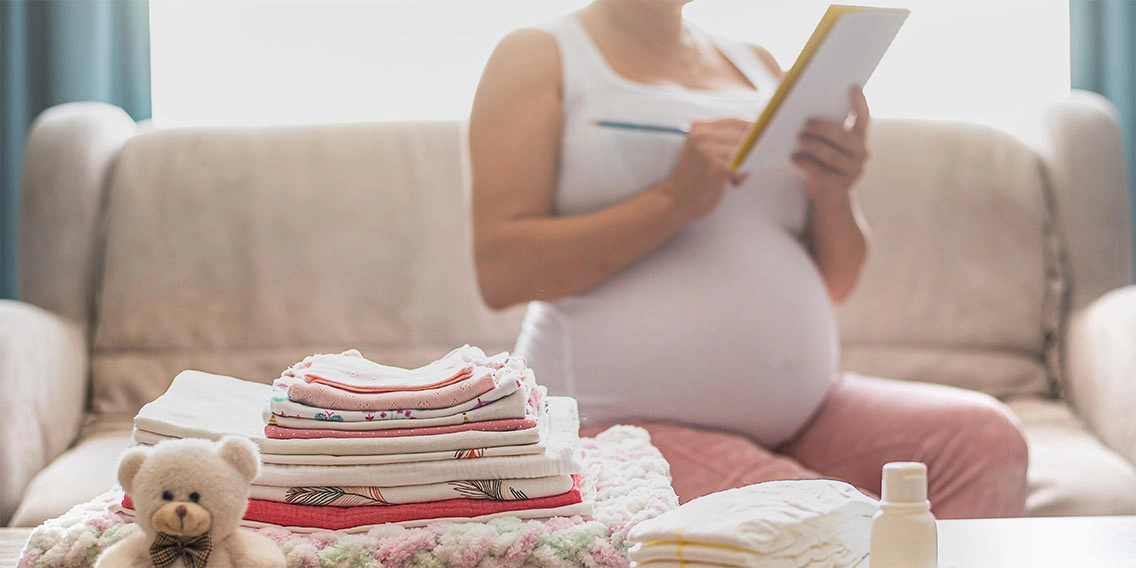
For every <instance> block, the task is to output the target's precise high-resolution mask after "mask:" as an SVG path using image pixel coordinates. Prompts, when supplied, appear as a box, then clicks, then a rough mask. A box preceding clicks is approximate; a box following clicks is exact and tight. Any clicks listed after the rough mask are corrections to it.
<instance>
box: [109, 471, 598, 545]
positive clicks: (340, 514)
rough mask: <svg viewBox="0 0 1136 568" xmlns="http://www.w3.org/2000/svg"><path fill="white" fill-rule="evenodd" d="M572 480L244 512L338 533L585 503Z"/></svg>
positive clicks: (254, 502) (253, 504)
mask: <svg viewBox="0 0 1136 568" xmlns="http://www.w3.org/2000/svg"><path fill="white" fill-rule="evenodd" d="M572 481H573V483H572V489H571V490H569V491H568V492H567V493H563V494H560V495H554V496H552V497H539V498H536V499H521V500H512V501H498V500H495V499H494V498H493V495H492V491H493V490H492V487H488V486H486V487H481V486H479V485H478V484H476V482H473V481H454V482H453V483H460V484H463V485H468V486H469V487H470V491H471V492H484V494H485V498H484V499H450V500H448V501H435V502H433V503H410V504H406V505H365V506H361V507H334V506H328V507H316V506H311V505H291V504H288V503H277V502H274V501H261V500H258V499H249V503H248V509H247V510H246V511H245V520H249V521H256V522H260V523H269V524H274V525H281V526H286V527H309V528H317V529H325V530H331V531H337V530H343V529H349V528H353V527H361V526H366V525H379V524H383V523H400V522H403V521H417V520H424V519H444V518H470V517H480V516H482V515H492V514H495V513H508V512H510V511H523V510H528V509H554V508H556V507H567V506H568V505H575V504H577V503H582V502H583V501H584V495H583V493H582V492H581V490H580V476H579V475H573V476H572ZM122 506H123V507H125V508H127V509H134V503H133V502H131V501H130V496H125V497H123V499H122Z"/></svg>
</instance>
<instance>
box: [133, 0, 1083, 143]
mask: <svg viewBox="0 0 1136 568" xmlns="http://www.w3.org/2000/svg"><path fill="white" fill-rule="evenodd" d="M586 3H587V2H586V0H476V1H474V0H370V1H363V0H304V1H300V0H223V1H217V0H162V1H159V2H153V3H152V4H151V8H150V11H151V16H150V17H151V43H152V49H153V53H152V64H153V77H152V79H153V107H154V121H155V123H156V124H157V125H158V126H182V125H219V124H290V123H311V122H344V121H370V120H411V119H453V118H464V117H465V116H467V115H468V112H469V106H470V102H471V101H472V98H473V93H474V89H475V88H476V85H477V80H478V76H479V75H480V72H481V69H482V66H483V65H484V63H485V60H486V59H487V58H488V56H489V54H490V52H491V50H492V49H493V46H494V45H495V44H496V42H497V41H498V40H499V39H500V38H501V36H503V35H504V34H505V33H507V32H508V31H509V30H511V29H514V28H517V27H521V26H525V25H531V24H534V23H538V22H540V21H543V20H546V19H549V18H553V17H556V16H558V15H560V14H564V13H567V12H569V11H571V10H574V9H576V8H579V7H580V6H583V5H584V4H586ZM870 3H872V4H880V5H890V6H905V7H908V8H911V9H912V15H911V17H910V18H909V20H908V22H907V24H906V25H905V27H904V29H903V30H902V31H901V32H900V36H899V37H897V38H896V41H895V43H894V44H893V45H892V48H891V50H890V51H889V52H888V55H887V56H886V57H885V58H884V61H883V62H882V63H881V65H880V68H879V69H878V70H877V72H876V75H875V76H874V77H873V79H872V81H871V82H870V83H869V85H868V88H867V92H868V97H869V100H870V102H871V103H872V108H873V111H874V112H875V114H877V115H880V116H909V117H911V116H913V117H924V118H946V119H967V120H974V121H980V122H989V123H994V124H998V125H1003V126H1005V125H1007V124H1009V123H1010V122H1012V121H1013V120H1014V118H1015V117H1018V116H1022V115H1023V114H1024V113H1028V112H1029V111H1030V110H1033V109H1034V108H1036V107H1037V106H1038V105H1040V104H1043V103H1045V102H1046V101H1051V100H1054V99H1058V98H1061V97H1064V96H1065V95H1066V94H1067V93H1068V89H1069V39H1068V35H1069V34H1068V5H1067V0H896V1H892V2H870ZM827 5H828V2H820V1H817V0H791V1H789V0H696V1H695V2H693V3H692V4H691V5H689V6H688V7H687V12H686V13H687V15H688V17H689V18H690V19H691V20H693V21H695V22H697V23H698V24H699V25H701V26H702V27H703V28H705V29H708V30H711V31H715V32H720V33H723V34H727V35H730V36H733V37H735V38H738V39H743V40H747V41H751V42H755V43H759V44H761V45H763V46H765V47H766V48H768V49H769V50H770V51H771V52H772V53H773V55H774V56H775V57H776V58H777V59H778V60H779V61H780V62H781V65H782V66H783V67H788V66H790V65H791V64H792V63H793V60H794V59H795V57H796V54H797V52H798V50H799V49H800V48H801V46H802V45H803V44H804V42H805V40H806V39H807V38H808V35H809V33H810V32H811V31H812V28H813V26H814V25H815V24H816V22H817V20H818V19H819V18H820V15H821V14H822V13H823V12H824V9H825V7H826V6H827Z"/></svg>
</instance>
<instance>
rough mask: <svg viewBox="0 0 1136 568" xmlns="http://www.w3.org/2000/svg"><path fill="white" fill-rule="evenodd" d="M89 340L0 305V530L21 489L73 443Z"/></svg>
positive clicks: (21, 308)
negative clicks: (1, 424) (0, 425)
mask: <svg viewBox="0 0 1136 568" xmlns="http://www.w3.org/2000/svg"><path fill="white" fill-rule="evenodd" d="M87 373H88V371H87V338H86V336H85V333H84V332H83V330H82V329H81V328H80V326H79V325H78V324H76V323H74V322H72V321H70V320H67V319H64V318H62V317H60V316H58V315H56V314H53V313H51V312H48V311H46V310H43V309H41V308H38V307H36V306H33V305H31V304H25V303H22V302H16V301H12V300H0V393H3V400H4V403H3V410H4V427H3V428H0V526H3V525H5V524H7V522H8V519H9V518H10V517H11V516H12V513H13V512H14V511H15V510H16V507H17V506H18V505H19V503H20V500H21V498H22V495H23V492H24V487H26V486H27V484H28V482H29V481H31V479H32V478H33V477H34V476H35V475H36V473H38V472H39V471H40V470H41V469H43V467H44V466H46V465H47V464H48V463H49V462H51V460H53V459H55V457H56V456H58V455H59V454H61V453H63V451H64V450H66V449H67V447H68V446H70V445H71V443H72V442H74V440H75V436H76V435H77V434H78V432H79V427H80V426H81V425H82V423H83V414H84V409H85V408H86V402H87Z"/></svg>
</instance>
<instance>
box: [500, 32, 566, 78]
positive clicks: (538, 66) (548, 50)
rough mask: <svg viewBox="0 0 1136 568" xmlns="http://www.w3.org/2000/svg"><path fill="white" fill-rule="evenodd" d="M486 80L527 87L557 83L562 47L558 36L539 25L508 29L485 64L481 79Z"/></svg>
mask: <svg viewBox="0 0 1136 568" xmlns="http://www.w3.org/2000/svg"><path fill="white" fill-rule="evenodd" d="M487 80H488V81H498V80H499V81H501V82H503V83H506V84H509V85H511V86H513V87H522V88H525V89H532V88H541V87H544V86H547V87H558V85H559V82H560V50H559V48H558V47H557V44H556V38H555V37H553V36H552V34H550V33H548V32H547V31H545V30H543V29H540V28H536V27H526V28H519V29H516V30H513V31H512V32H509V33H508V34H507V35H506V36H505V37H503V38H501V41H499V42H498V43H497V47H496V48H494V49H493V54H492V55H490V56H489V61H488V62H487V63H486V64H485V69H484V71H483V72H482V82H483V83H484V82H485V81H487Z"/></svg>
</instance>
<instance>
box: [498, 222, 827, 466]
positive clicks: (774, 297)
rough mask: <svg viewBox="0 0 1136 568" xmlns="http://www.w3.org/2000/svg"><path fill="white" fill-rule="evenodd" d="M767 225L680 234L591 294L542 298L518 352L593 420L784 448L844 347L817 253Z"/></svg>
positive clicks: (820, 393) (820, 394)
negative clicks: (678, 426) (725, 434)
mask: <svg viewBox="0 0 1136 568" xmlns="http://www.w3.org/2000/svg"><path fill="white" fill-rule="evenodd" d="M765 230H767V231H768V234H755V232H757V233H760V232H761V231H762V229H761V228H754V227H752V226H751V227H749V228H748V229H747V230H746V231H745V233H746V234H745V235H744V236H743V235H738V234H724V233H723V231H724V229H723V228H721V227H712V226H703V227H701V228H700V229H696V230H691V231H688V232H687V233H684V234H682V235H679V236H678V237H676V238H675V239H673V240H672V241H670V242H668V243H667V244H666V245H664V246H663V247H662V248H660V249H659V250H658V251H656V252H655V253H653V254H652V255H650V256H648V257H646V258H644V259H643V260H642V261H640V262H639V263H637V264H635V265H633V266H632V267H630V268H628V269H627V270H625V271H623V272H622V273H620V274H619V275H617V276H616V277H615V278H613V279H612V280H610V281H609V282H607V283H605V284H603V285H601V286H600V287H598V288H596V289H594V290H592V291H591V292H589V293H587V294H585V295H582V296H580V297H576V298H572V299H569V300H564V301H562V302H559V303H557V304H555V305H547V304H542V305H536V306H534V307H533V308H531V309H530V313H529V317H528V318H527V321H526V325H525V328H524V331H523V332H522V337H521V340H520V341H519V342H518V350H520V351H522V353H523V354H525V355H526V356H527V357H528V358H529V360H530V362H531V364H532V366H533V368H534V369H535V370H536V372H537V373H538V380H541V381H542V382H544V383H545V384H548V385H549V388H550V389H551V390H552V391H553V392H563V393H565V394H568V395H571V396H575V397H577V398H578V399H579V402H580V409H581V414H582V416H583V417H584V419H585V420H586V421H587V422H588V423H592V424H603V423H612V422H618V421H623V420H632V419H655V420H674V421H680V422H684V423H688V424H694V425H700V426H706V427H712V428H719V429H726V430H731V431H735V432H740V433H743V434H746V435H749V436H751V437H753V438H755V439H756V440H757V441H759V442H761V443H762V444H764V445H766V446H767V447H776V446H777V445H779V444H780V443H782V442H784V441H786V440H787V439H788V438H789V437H790V436H792V434H793V433H795V432H796V431H797V430H798V429H799V428H800V427H801V426H803V425H804V423H805V422H806V421H807V420H808V418H809V417H810V416H811V415H812V413H813V412H814V411H815V409H816V408H817V406H818V405H819V404H820V402H821V400H822V399H823V397H824V394H825V392H826V390H827V387H828V385H829V382H830V381H831V378H832V375H833V372H834V371H835V366H836V359H837V353H836V341H835V325H834V321H833V314H832V308H831V306H830V304H829V301H828V298H827V295H826V293H825V289H824V286H823V284H822V282H821V280H820V277H819V275H818V273H817V271H816V269H815V267H814V265H813V264H812V261H811V260H810V258H809V257H808V255H807V253H806V251H805V250H804V248H803V247H802V246H801V244H800V243H798V242H797V241H796V240H795V239H794V238H793V237H792V236H791V235H789V234H787V233H785V232H783V231H778V230H776V229H775V228H767V229H765ZM542 363H548V368H544V367H542Z"/></svg>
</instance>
